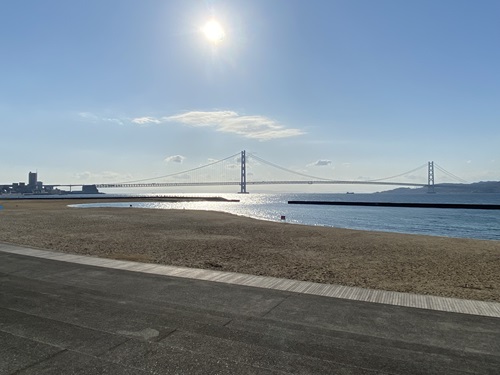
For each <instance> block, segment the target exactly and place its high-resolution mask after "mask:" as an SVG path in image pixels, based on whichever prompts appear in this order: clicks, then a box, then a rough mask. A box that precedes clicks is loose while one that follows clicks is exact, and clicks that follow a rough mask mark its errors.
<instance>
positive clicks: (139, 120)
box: [131, 116, 161, 125]
mask: <svg viewBox="0 0 500 375" xmlns="http://www.w3.org/2000/svg"><path fill="white" fill-rule="evenodd" d="M131 121H132V123H133V124H138V125H148V124H161V120H158V119H157V118H154V117H149V116H147V117H137V118H133V119H132V120H131Z"/></svg>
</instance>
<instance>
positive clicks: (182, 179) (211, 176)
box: [64, 151, 466, 194]
mask: <svg viewBox="0 0 500 375" xmlns="http://www.w3.org/2000/svg"><path fill="white" fill-rule="evenodd" d="M258 166H265V167H267V168H269V169H271V170H272V173H271V175H269V173H268V174H267V176H266V177H265V178H258V174H257V173H255V172H254V170H256V169H257V167H258ZM435 169H437V170H439V171H440V172H442V173H443V174H444V175H445V176H447V177H449V178H452V179H453V180H454V181H460V182H466V181H465V180H463V179H461V178H460V177H457V176H455V175H453V174H452V173H450V172H448V171H446V170H445V169H444V168H442V167H440V166H439V165H437V164H435V163H434V162H433V161H429V162H427V163H425V164H423V165H421V166H419V167H417V168H414V169H412V170H410V171H406V172H404V173H400V174H397V175H394V176H389V177H384V178H378V179H370V180H342V179H338V180H337V179H329V178H324V177H317V176H312V175H309V174H306V173H302V172H299V171H294V170H291V169H288V168H285V167H282V166H279V165H277V164H274V163H272V162H269V161H267V160H265V159H263V158H261V157H259V156H257V155H254V154H247V152H246V151H241V152H239V153H237V154H234V155H231V156H228V157H227V158H224V159H221V160H214V161H211V162H210V163H208V164H206V165H202V166H200V167H196V168H192V169H189V170H185V171H181V172H176V173H171V174H168V175H164V176H158V177H153V178H147V179H142V180H135V181H128V182H122V183H104V184H95V185H94V186H95V187H96V188H97V189H115V188H158V187H187V186H239V190H240V191H239V193H242V194H246V193H248V191H247V188H248V186H253V185H330V184H337V185H387V186H407V187H428V191H429V192H431V193H432V192H434V188H435V186H436V184H435V173H434V172H435ZM419 170H426V172H425V176H424V178H423V179H425V182H421V183H416V182H411V181H401V180H396V179H398V178H404V177H405V176H409V175H410V174H412V173H416V172H417V171H419ZM159 180H161V181H159ZM64 186H69V185H64ZM72 186H82V185H72Z"/></svg>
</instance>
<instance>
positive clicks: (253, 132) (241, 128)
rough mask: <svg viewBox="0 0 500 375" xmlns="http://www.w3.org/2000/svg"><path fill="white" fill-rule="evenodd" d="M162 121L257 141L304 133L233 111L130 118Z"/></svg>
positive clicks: (156, 122) (137, 121)
mask: <svg viewBox="0 0 500 375" xmlns="http://www.w3.org/2000/svg"><path fill="white" fill-rule="evenodd" d="M164 122H176V123H180V124H183V125H188V126H192V127H209V128H213V129H215V130H216V131H219V132H222V133H233V134H238V135H241V136H243V137H245V138H251V139H257V140H259V141H269V140H271V139H278V138H288V137H295V136H298V135H301V134H305V133H304V131H302V130H300V129H294V128H287V127H285V126H284V125H282V124H280V123H278V122H277V121H275V120H272V119H270V118H268V117H265V116H244V115H240V114H238V113H237V112H233V111H210V112H203V111H191V112H185V113H181V114H178V115H174V116H165V117H160V118H155V117H138V118H134V119H132V123H134V124H139V125H144V124H153V123H154V124H160V123H164Z"/></svg>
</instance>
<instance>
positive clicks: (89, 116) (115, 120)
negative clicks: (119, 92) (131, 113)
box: [78, 112, 124, 125]
mask: <svg viewBox="0 0 500 375" xmlns="http://www.w3.org/2000/svg"><path fill="white" fill-rule="evenodd" d="M78 116H80V117H81V118H83V119H85V120H90V121H91V122H99V121H105V122H112V123H115V124H118V125H124V121H123V120H122V119H119V118H114V117H102V116H97V115H94V114H93V113H90V112H80V113H79V114H78Z"/></svg>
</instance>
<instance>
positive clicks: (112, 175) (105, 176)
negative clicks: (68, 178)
mask: <svg viewBox="0 0 500 375" xmlns="http://www.w3.org/2000/svg"><path fill="white" fill-rule="evenodd" d="M74 177H75V178H76V179H77V180H80V181H123V180H130V179H131V178H132V175H130V174H123V173H118V172H113V171H103V172H98V173H94V172H89V171H84V172H79V173H75V174H74Z"/></svg>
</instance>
